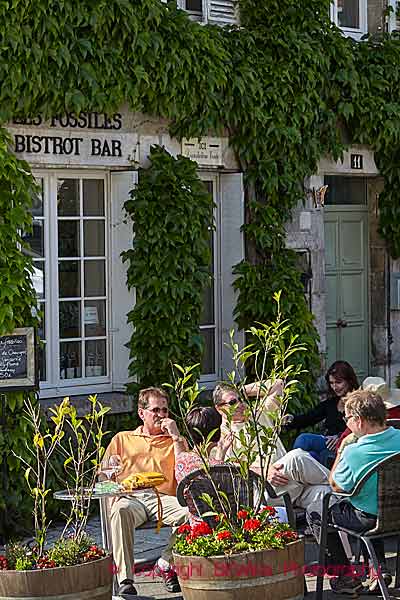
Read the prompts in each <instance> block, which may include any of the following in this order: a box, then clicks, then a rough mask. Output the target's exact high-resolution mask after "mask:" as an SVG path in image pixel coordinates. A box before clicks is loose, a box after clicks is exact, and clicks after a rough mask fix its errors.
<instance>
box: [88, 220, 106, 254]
mask: <svg viewBox="0 0 400 600" xmlns="http://www.w3.org/2000/svg"><path fill="white" fill-rule="evenodd" d="M83 240H84V254H85V256H104V254H105V246H104V221H84V222H83Z"/></svg>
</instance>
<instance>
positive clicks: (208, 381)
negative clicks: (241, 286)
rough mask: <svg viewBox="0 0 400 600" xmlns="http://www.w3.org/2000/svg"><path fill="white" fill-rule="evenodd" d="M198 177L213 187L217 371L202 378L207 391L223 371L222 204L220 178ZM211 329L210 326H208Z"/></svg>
mask: <svg viewBox="0 0 400 600" xmlns="http://www.w3.org/2000/svg"><path fill="white" fill-rule="evenodd" d="M198 176H199V178H200V179H201V180H202V181H211V182H212V185H213V201H214V204H215V208H214V225H215V229H214V231H213V243H214V264H213V267H214V322H215V329H214V350H215V357H214V360H215V363H214V367H215V371H214V373H207V374H204V375H201V376H200V383H201V384H202V385H204V386H205V387H206V388H207V389H212V388H214V387H215V385H216V383H217V382H218V381H219V380H220V371H221V356H222V352H221V347H222V336H221V300H222V292H221V202H220V197H221V195H220V178H219V176H218V175H217V174H216V173H212V172H207V171H198ZM204 328H207V325H203V326H200V330H201V329H204ZM208 328H209V326H208Z"/></svg>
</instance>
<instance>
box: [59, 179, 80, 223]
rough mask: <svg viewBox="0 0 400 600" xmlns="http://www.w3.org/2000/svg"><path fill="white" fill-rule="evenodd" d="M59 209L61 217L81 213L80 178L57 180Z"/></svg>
mask: <svg viewBox="0 0 400 600" xmlns="http://www.w3.org/2000/svg"><path fill="white" fill-rule="evenodd" d="M57 210H58V216H59V217H72V216H76V215H79V179H59V180H58V181H57Z"/></svg>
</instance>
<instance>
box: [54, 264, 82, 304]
mask: <svg viewBox="0 0 400 600" xmlns="http://www.w3.org/2000/svg"><path fill="white" fill-rule="evenodd" d="M58 285H59V296H60V298H76V297H77V296H80V295H81V271H80V263H79V262H78V261H76V260H63V261H59V263H58Z"/></svg>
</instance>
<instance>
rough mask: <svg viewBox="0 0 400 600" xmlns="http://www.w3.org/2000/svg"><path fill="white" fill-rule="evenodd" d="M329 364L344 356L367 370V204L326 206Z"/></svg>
mask: <svg viewBox="0 0 400 600" xmlns="http://www.w3.org/2000/svg"><path fill="white" fill-rule="evenodd" d="M324 220H325V257H326V260H325V283H326V286H325V289H326V336H327V362H328V365H330V364H332V362H334V361H336V360H347V361H348V362H349V363H350V364H351V365H352V366H353V368H354V370H355V371H356V373H357V375H358V377H359V378H360V379H363V378H365V377H366V376H367V374H368V339H369V337H368V302H367V298H368V296H367V293H368V288H367V283H368V271H367V266H368V264H367V248H368V245H367V242H368V240H367V232H368V230H367V224H368V214H367V208H365V209H364V208H361V207H360V208H358V207H357V209H355V210H351V209H349V208H345V207H343V206H340V205H339V206H334V207H333V206H332V207H325V214H324Z"/></svg>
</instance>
